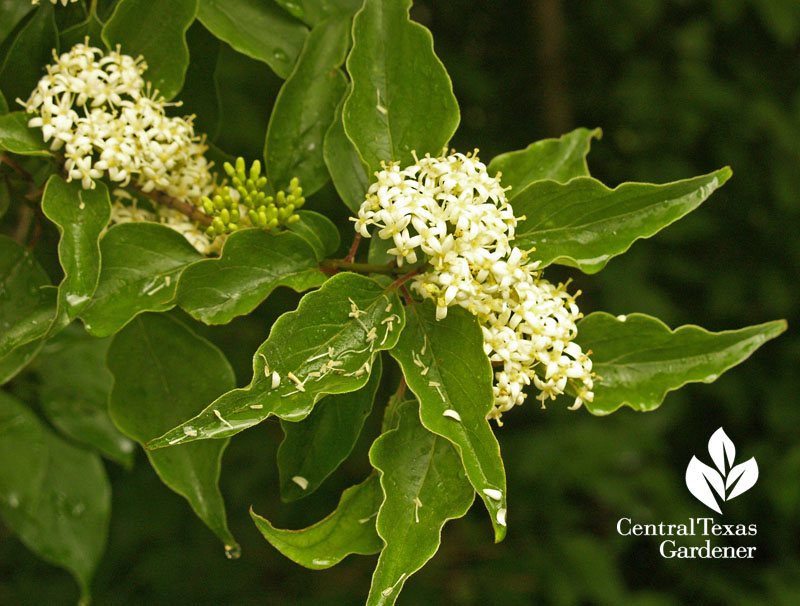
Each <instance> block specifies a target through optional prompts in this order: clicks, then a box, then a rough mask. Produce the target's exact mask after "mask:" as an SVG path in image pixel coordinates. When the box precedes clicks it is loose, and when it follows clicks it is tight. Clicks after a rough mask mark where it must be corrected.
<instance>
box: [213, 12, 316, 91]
mask: <svg viewBox="0 0 800 606" xmlns="http://www.w3.org/2000/svg"><path fill="white" fill-rule="evenodd" d="M197 17H198V19H200V21H201V22H202V23H203V25H205V26H206V28H207V29H208V30H209V31H210V32H211V33H212V34H214V35H215V36H216V37H217V38H219V39H220V40H224V41H225V42H227V43H228V44H230V45H231V46H232V47H233V48H234V50H237V51H239V52H240V53H243V54H245V55H247V56H248V57H252V58H253V59H256V60H258V61H263V62H264V63H266V64H267V65H269V66H270V68H272V71H274V72H275V73H276V74H277V75H278V76H279V77H281V78H284V79H285V78H287V77H288V76H289V74H290V73H291V71H292V67H294V64H295V61H296V60H297V57H298V55H299V54H300V50H301V49H302V48H303V42H304V41H305V39H306V35H307V34H308V29H307V28H306V27H305V26H304V25H303V24H302V23H300V22H299V21H296V20H295V19H292V17H290V16H289V15H287V14H286V13H285V12H284V11H282V10H281V9H280V7H278V6H277V5H275V4H274V3H273V2H272V1H271V0H200V4H199V10H198V13H197Z"/></svg>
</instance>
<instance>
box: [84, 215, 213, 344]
mask: <svg viewBox="0 0 800 606" xmlns="http://www.w3.org/2000/svg"><path fill="white" fill-rule="evenodd" d="M100 254H101V257H102V259H103V263H102V266H101V268H100V280H99V282H98V284H97V290H96V291H95V294H94V298H93V299H92V301H91V302H90V303H89V305H88V306H87V307H86V309H84V310H83V312H82V313H81V318H82V319H83V321H84V323H85V324H86V330H88V331H89V332H90V333H91V334H93V335H94V336H96V337H107V336H109V335H112V334H114V333H115V332H117V331H118V330H119V329H120V328H122V327H123V326H125V324H127V323H128V322H130V321H131V319H133V317H134V316H136V315H137V314H140V313H142V312H143V311H166V310H168V309H172V308H173V307H174V306H175V291H176V289H177V286H178V276H179V275H180V273H181V271H183V268H184V267H186V266H187V265H189V264H190V263H193V262H195V261H197V260H198V259H202V258H203V256H202V255H201V254H200V253H199V252H197V251H196V250H195V249H194V247H193V246H192V245H191V244H189V242H187V241H186V238H184V237H183V236H182V235H181V234H179V233H178V232H176V231H175V230H173V229H170V228H169V227H167V226H165V225H160V224H158V223H121V224H119V225H115V226H113V227H112V228H111V229H109V230H108V231H107V232H106V234H105V235H104V236H103V237H102V239H101V240H100Z"/></svg>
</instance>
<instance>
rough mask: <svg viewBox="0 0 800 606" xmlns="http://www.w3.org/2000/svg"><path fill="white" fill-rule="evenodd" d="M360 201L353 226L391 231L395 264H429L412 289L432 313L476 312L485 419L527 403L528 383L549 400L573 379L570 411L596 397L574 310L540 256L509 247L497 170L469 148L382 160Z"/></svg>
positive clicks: (508, 218)
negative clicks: (402, 161)
mask: <svg viewBox="0 0 800 606" xmlns="http://www.w3.org/2000/svg"><path fill="white" fill-rule="evenodd" d="M377 177H378V180H377V182H375V183H373V184H372V186H371V187H370V188H369V191H368V193H367V199H366V201H365V202H364V203H363V204H362V206H361V209H360V210H359V213H358V218H357V219H356V220H355V221H356V229H357V230H358V231H359V232H360V233H361V235H362V236H364V237H369V236H370V234H369V231H368V227H369V226H371V225H374V226H376V227H377V228H378V236H379V237H380V238H382V239H389V238H391V239H392V240H393V242H394V247H393V248H391V249H389V251H388V252H389V254H392V255H395V256H396V259H397V263H398V264H399V265H402V264H403V263H404V262H406V261H407V262H409V263H416V262H417V261H418V252H421V253H422V254H423V255H425V259H426V260H427V261H428V262H429V263H430V268H429V269H428V270H427V271H426V272H425V273H423V274H421V275H419V276H417V277H415V278H414V279H413V282H412V283H411V288H412V289H413V290H414V291H416V292H417V293H419V294H420V295H421V296H422V297H424V298H429V299H433V301H434V302H435V303H436V317H437V318H438V319H442V318H444V317H446V315H447V308H448V307H450V306H452V305H459V306H461V307H464V308H465V309H467V310H469V311H470V312H471V313H473V314H474V315H476V316H477V317H478V319H479V321H480V324H481V327H482V329H483V336H484V349H485V350H486V353H487V354H488V355H489V359H490V360H491V361H492V362H493V366H495V367H497V366H501V368H496V369H495V385H494V395H495V406H494V409H493V410H492V412H491V413H490V415H489V417H490V418H494V419H496V420H498V423H499V419H500V416H501V414H502V413H503V412H505V411H507V410H509V409H511V408H512V407H513V406H515V405H518V404H522V402H523V401H524V400H525V393H524V392H523V388H524V387H525V386H526V385H529V384H530V383H531V382H533V383H534V385H535V386H536V387H537V388H538V390H539V392H540V393H539V395H538V396H537V398H538V399H540V400H541V401H542V405H543V406H544V401H545V400H547V399H554V398H555V397H556V396H558V395H559V394H562V393H564V391H565V390H566V388H567V384H568V383H569V384H571V387H572V388H573V391H574V392H575V393H577V395H578V397H577V399H576V400H575V404H574V406H573V407H572V408H577V407H579V406H580V405H581V404H582V403H583V402H584V401H591V400H592V399H593V397H594V394H593V393H592V389H593V376H594V375H593V373H592V362H591V360H590V359H589V357H588V355H587V354H585V353H584V352H583V351H581V348H580V346H579V345H578V344H577V343H575V342H574V341H573V339H574V338H575V336H576V335H577V328H576V321H577V320H578V319H580V317H581V314H580V312H579V310H578V306H577V305H576V304H575V297H574V296H573V295H570V294H569V293H568V292H567V291H566V287H565V285H561V284H560V285H558V286H555V285H553V284H551V283H550V282H548V281H547V280H545V279H543V278H542V277H541V272H539V271H537V270H536V268H537V266H538V262H530V261H529V260H528V253H527V252H525V251H521V250H520V249H519V248H517V247H514V246H512V241H513V239H514V230H515V227H516V224H517V219H516V218H515V216H514V212H513V209H512V208H511V206H510V205H509V204H508V202H507V201H506V196H505V191H504V189H503V187H502V186H501V185H500V179H499V177H500V175H497V176H496V177H490V176H489V174H488V173H487V172H486V166H485V165H484V164H483V163H481V162H480V161H479V160H478V157H477V156H476V155H470V154H468V155H463V154H452V155H449V156H443V157H439V158H431V157H430V156H426V157H425V158H422V159H419V160H418V161H417V162H416V163H415V164H413V165H411V166H408V167H406V168H402V169H401V168H400V166H399V165H398V164H396V163H392V164H389V165H385V166H384V169H383V170H381V171H380V172H378V173H377Z"/></svg>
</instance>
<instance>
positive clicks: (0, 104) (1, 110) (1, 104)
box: [0, 92, 8, 114]
mask: <svg viewBox="0 0 800 606" xmlns="http://www.w3.org/2000/svg"><path fill="white" fill-rule="evenodd" d="M7 113H8V101H6V98H5V97H4V96H3V93H2V92H0V114H7Z"/></svg>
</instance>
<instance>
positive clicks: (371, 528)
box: [250, 474, 383, 570]
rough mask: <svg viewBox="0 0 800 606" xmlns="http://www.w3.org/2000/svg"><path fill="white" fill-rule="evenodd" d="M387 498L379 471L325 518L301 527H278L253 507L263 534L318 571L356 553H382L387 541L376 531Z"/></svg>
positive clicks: (348, 493) (348, 492)
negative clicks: (290, 528) (379, 510)
mask: <svg viewBox="0 0 800 606" xmlns="http://www.w3.org/2000/svg"><path fill="white" fill-rule="evenodd" d="M382 501H383V492H382V491H381V485H380V482H379V481H378V476H377V475H376V474H372V475H370V476H369V477H368V478H367V479H366V480H364V481H363V482H362V483H361V484H357V485H356V486H351V487H350V488H348V489H347V490H345V491H344V492H343V493H342V498H341V499H340V500H339V504H338V505H337V507H336V509H335V510H334V511H333V512H332V513H331V514H330V515H329V516H328V517H326V518H325V519H323V520H321V521H319V522H317V523H316V524H314V525H313V526H309V527H308V528H303V529H301V530H282V529H279V528H275V527H274V526H273V525H272V524H270V523H269V521H268V520H267V519H266V518H262V517H261V516H259V515H258V514H256V513H255V512H254V511H253V510H252V509H251V510H250V516H251V517H252V518H253V522H255V524H256V526H257V527H258V529H259V530H260V531H261V534H263V535H264V538H265V539H267V541H269V542H270V543H271V544H272V546H273V547H275V549H277V550H278V551H280V552H281V553H282V554H283V555H285V556H286V557H287V558H289V559H290V560H292V561H294V562H297V563H298V564H300V565H302V566H305V567H306V568H312V569H315V570H321V569H324V568H330V567H331V566H333V565H335V564H338V563H339V562H341V561H342V560H343V559H344V558H345V557H347V556H348V555H350V554H352V553H356V554H361V555H370V554H373V553H378V552H379V551H380V550H381V547H382V546H383V541H381V538H380V537H379V536H378V533H377V532H376V531H375V515H376V514H377V513H378V508H379V507H380V505H381V502H382Z"/></svg>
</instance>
